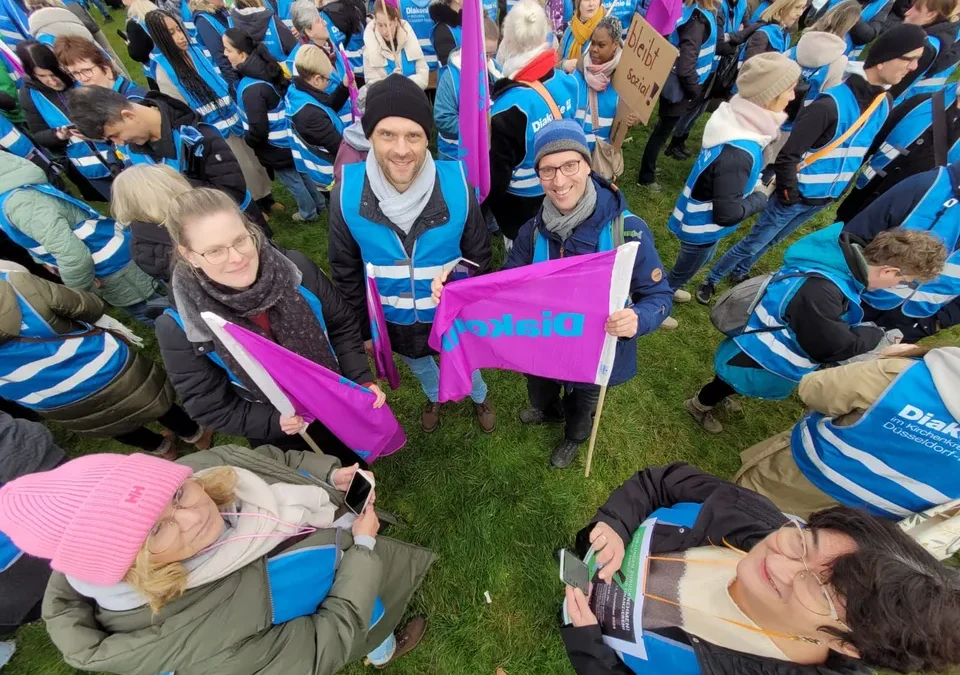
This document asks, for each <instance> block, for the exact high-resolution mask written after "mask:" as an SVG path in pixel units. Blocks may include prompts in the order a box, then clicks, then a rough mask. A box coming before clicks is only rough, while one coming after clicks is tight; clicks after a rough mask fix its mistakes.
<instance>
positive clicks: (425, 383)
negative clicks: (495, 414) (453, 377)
mask: <svg viewBox="0 0 960 675" xmlns="http://www.w3.org/2000/svg"><path fill="white" fill-rule="evenodd" d="M400 359H401V360H402V361H403V362H404V363H406V364H407V365H408V366H410V370H411V371H413V376H414V377H416V378H417V379H418V380H420V386H421V387H422V388H423V393H424V394H426V395H427V398H428V399H430V402H431V403H436V402H437V400H438V399H439V398H440V366H438V365H437V360H436V359H435V358H434V357H432V356H422V357H420V358H419V359H411V358H408V357H406V356H403V355H402V354H401V355H400ZM470 398H471V399H473V402H474V403H483V402H484V401H486V400H487V383H486V382H484V381H483V377H481V375H480V371H479V370H475V371H473V391H471V392H470Z"/></svg>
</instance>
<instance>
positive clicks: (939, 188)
mask: <svg viewBox="0 0 960 675" xmlns="http://www.w3.org/2000/svg"><path fill="white" fill-rule="evenodd" d="M955 189H957V188H955V186H954V185H953V183H952V182H951V181H950V172H949V171H947V169H946V168H944V167H941V168H939V169H938V170H937V179H936V180H935V181H934V182H933V185H931V186H930V187H929V189H928V190H927V192H926V194H924V195H923V198H922V199H921V200H920V202H919V203H918V204H917V205H916V206H915V207H913V210H912V211H911V212H910V214H909V215H908V216H907V217H906V219H905V220H904V221H903V222H902V223H901V224H900V226H901V227H903V228H904V229H907V230H920V231H922V232H931V233H932V234H934V235H935V236H936V237H937V238H938V239H940V240H941V241H943V243H944V245H945V246H946V247H947V250H948V251H950V252H951V253H950V256H949V257H948V258H947V264H946V265H944V268H943V271H942V272H941V273H940V276H938V277H937V278H935V279H932V280H931V281H927V282H926V283H923V284H921V285H920V286H919V287H918V288H916V289H913V288H890V289H876V290H872V291H867V292H866V293H864V295H863V299H864V300H865V301H866V302H867V304H869V305H871V306H873V307H876V308H877V309H882V310H888V309H893V308H895V307H900V311H902V312H903V313H904V314H905V315H906V316H910V317H914V318H923V317H928V316H933V315H934V314H936V313H937V312H938V311H940V309H941V308H942V307H944V306H945V305H948V304H950V303H951V302H953V300H954V299H955V298H956V297H957V296H960V250H958V249H960V202H958V201H957V198H956V192H955Z"/></svg>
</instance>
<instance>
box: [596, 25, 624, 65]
mask: <svg viewBox="0 0 960 675" xmlns="http://www.w3.org/2000/svg"><path fill="white" fill-rule="evenodd" d="M618 46H619V45H617V43H616V42H614V41H613V39H612V38H611V37H610V31H609V30H607V29H606V28H597V29H596V30H595V31H593V35H592V36H591V37H590V62H591V63H593V64H595V65H600V64H601V63H608V62H609V61H610V59H612V58H613V56H614V54H616V53H617V47H618Z"/></svg>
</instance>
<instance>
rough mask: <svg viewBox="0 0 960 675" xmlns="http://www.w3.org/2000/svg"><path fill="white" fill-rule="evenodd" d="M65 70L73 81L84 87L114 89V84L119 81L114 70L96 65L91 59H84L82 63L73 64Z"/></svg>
mask: <svg viewBox="0 0 960 675" xmlns="http://www.w3.org/2000/svg"><path fill="white" fill-rule="evenodd" d="M64 70H66V71H67V72H68V73H70V75H71V76H72V77H73V79H75V80H76V81H77V82H79V83H80V85H81V86H84V87H90V86H97V87H103V88H105V89H113V84H114V82H116V79H117V78H116V77H115V76H114V74H113V71H112V70H110V69H109V68H103V67H101V66H97V65H94V63H93V61H91V60H90V59H83V60H82V61H77V62H76V63H72V64H70V66H69V67H67V68H64Z"/></svg>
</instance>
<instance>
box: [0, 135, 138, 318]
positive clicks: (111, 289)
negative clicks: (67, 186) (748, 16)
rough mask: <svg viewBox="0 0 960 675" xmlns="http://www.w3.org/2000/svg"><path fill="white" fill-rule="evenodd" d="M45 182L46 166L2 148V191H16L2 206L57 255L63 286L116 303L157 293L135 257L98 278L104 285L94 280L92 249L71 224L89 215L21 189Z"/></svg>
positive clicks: (9, 216) (20, 227) (21, 227)
mask: <svg viewBox="0 0 960 675" xmlns="http://www.w3.org/2000/svg"><path fill="white" fill-rule="evenodd" d="M46 182H47V176H46V174H45V173H44V172H43V169H41V168H40V167H38V166H37V165H36V164H34V163H33V162H31V161H30V160H27V159H23V158H22V157H17V156H16V155H12V154H10V153H9V152H3V153H0V195H2V194H4V193H6V192H9V191H10V190H14V192H13V193H12V194H11V195H10V196H9V197H8V198H7V200H6V202H5V203H4V205H3V213H4V215H5V216H6V218H7V220H8V221H9V222H10V223H12V224H13V225H14V227H16V228H17V229H18V230H20V231H21V232H23V233H24V234H26V235H27V236H29V237H32V238H33V239H36V240H37V241H38V242H40V245H41V246H43V247H44V248H45V249H47V251H49V252H50V254H51V255H52V256H53V257H55V258H56V259H57V268H58V271H59V273H60V278H61V279H62V280H63V283H64V285H65V286H69V287H70V288H76V289H78V290H81V291H90V292H91V293H96V294H97V295H99V296H100V297H102V298H103V299H104V300H105V301H106V302H107V303H108V304H110V305H113V306H114V307H127V306H129V305H134V304H136V303H138V302H142V301H144V300H146V299H147V298H149V297H150V296H152V295H153V294H154V292H155V289H154V284H155V282H154V280H153V279H151V278H150V277H149V276H147V274H146V273H145V272H144V271H143V270H141V269H140V268H139V267H137V266H136V265H135V264H134V263H133V261H131V262H130V263H129V264H128V265H127V266H126V267H124V268H123V269H122V270H120V271H119V272H116V273H114V274H111V275H110V276H108V277H106V278H104V279H97V281H99V282H100V285H99V287H98V286H97V285H96V284H95V283H94V275H93V254H91V253H90V249H89V248H87V247H86V246H85V245H84V243H83V241H82V240H81V239H80V238H79V237H77V236H76V235H75V234H74V233H73V230H72V229H71V226H72V225H75V224H77V223H79V222H81V221H83V220H86V219H87V215H86V214H85V213H83V211H81V210H80V209H78V208H77V207H76V206H74V205H73V204H70V203H68V202H65V201H63V200H62V199H57V198H55V197H51V196H50V195H46V194H43V193H41V192H37V191H36V190H18V189H17V188H22V187H24V186H25V185H42V184H43V183H46Z"/></svg>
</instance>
